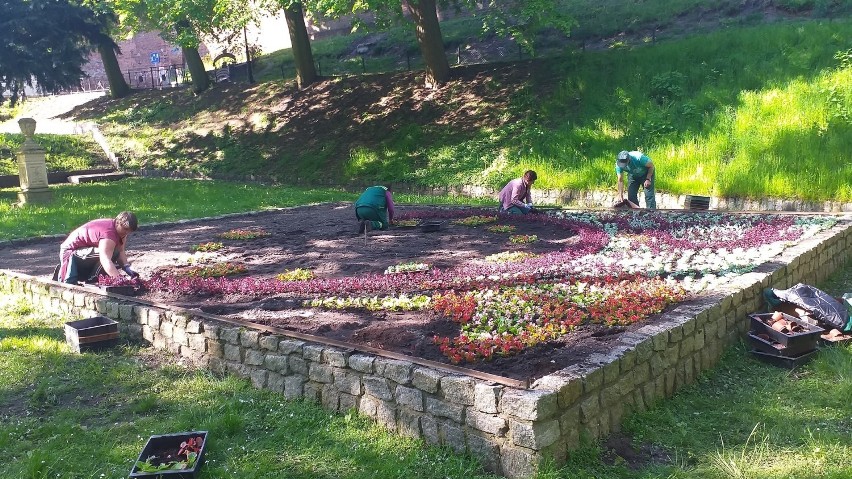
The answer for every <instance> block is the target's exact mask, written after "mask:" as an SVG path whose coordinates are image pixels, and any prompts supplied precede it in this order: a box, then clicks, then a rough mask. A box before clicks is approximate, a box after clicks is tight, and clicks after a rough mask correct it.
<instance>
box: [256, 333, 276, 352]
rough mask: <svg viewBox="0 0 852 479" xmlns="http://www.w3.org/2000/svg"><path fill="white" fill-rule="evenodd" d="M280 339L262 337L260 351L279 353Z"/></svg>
mask: <svg viewBox="0 0 852 479" xmlns="http://www.w3.org/2000/svg"><path fill="white" fill-rule="evenodd" d="M279 341H280V338H279V337H278V336H269V335H267V336H261V337H260V340H259V341H258V344H259V345H260V349H263V350H266V351H278V342H279Z"/></svg>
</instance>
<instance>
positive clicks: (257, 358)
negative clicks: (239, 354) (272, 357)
mask: <svg viewBox="0 0 852 479" xmlns="http://www.w3.org/2000/svg"><path fill="white" fill-rule="evenodd" d="M264 357H265V355H264V354H263V352H261V351H257V350H255V349H247V350H246V353H245V358H244V359H243V362H244V363H245V364H246V365H247V366H261V365H263V360H264Z"/></svg>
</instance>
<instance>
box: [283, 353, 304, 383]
mask: <svg viewBox="0 0 852 479" xmlns="http://www.w3.org/2000/svg"><path fill="white" fill-rule="evenodd" d="M279 351H280V350H279ZM288 363H289V366H290V371H291V372H293V373H295V374H301V375H302V376H305V377H307V376H308V362H307V361H305V360H304V359H302V358H300V357H298V356H296V355H291V356H290V359H289V360H288Z"/></svg>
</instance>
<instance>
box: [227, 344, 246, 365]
mask: <svg viewBox="0 0 852 479" xmlns="http://www.w3.org/2000/svg"><path fill="white" fill-rule="evenodd" d="M225 360H227V361H234V362H240V361H242V360H243V358H242V355H241V354H240V347H239V346H235V345H233V344H225Z"/></svg>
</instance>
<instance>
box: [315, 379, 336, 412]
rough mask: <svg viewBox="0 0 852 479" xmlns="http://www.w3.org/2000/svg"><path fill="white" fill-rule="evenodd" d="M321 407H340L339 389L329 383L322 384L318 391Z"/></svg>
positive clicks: (332, 409) (334, 408)
mask: <svg viewBox="0 0 852 479" xmlns="http://www.w3.org/2000/svg"><path fill="white" fill-rule="evenodd" d="M320 403H321V404H322V407H323V408H325V409H328V410H329V411H338V407H340V391H338V390H337V389H336V388H335V387H334V386H333V385H331V384H324V385H323V386H322V389H321V393H320Z"/></svg>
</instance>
